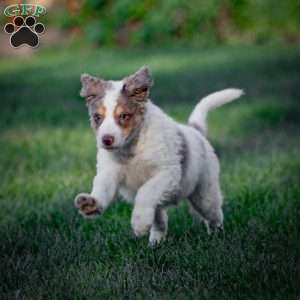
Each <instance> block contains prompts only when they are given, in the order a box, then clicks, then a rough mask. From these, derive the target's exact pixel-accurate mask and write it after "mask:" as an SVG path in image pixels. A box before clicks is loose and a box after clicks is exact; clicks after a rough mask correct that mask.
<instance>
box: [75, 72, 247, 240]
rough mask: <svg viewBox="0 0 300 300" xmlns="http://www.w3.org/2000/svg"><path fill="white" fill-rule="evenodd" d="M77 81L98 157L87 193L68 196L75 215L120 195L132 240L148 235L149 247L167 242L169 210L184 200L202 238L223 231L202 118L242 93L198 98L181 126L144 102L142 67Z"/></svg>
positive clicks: (95, 210) (148, 82)
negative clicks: (202, 227) (115, 77)
mask: <svg viewBox="0 0 300 300" xmlns="http://www.w3.org/2000/svg"><path fill="white" fill-rule="evenodd" d="M81 83H82V89H81V92H80V95H81V96H82V97H85V99H86V103H87V106H88V111H89V115H90V121H91V126H92V128H93V129H94V130H95V134H96V141H97V148H98V152H97V174H96V176H95V178H94V182H93V188H92V191H91V193H90V194H85V193H82V194H79V195H78V196H77V197H76V198H75V206H76V207H77V208H78V209H79V212H80V213H81V214H82V215H83V216H85V217H93V216H97V215H100V214H102V213H103V212H104V211H105V209H106V208H107V207H108V206H109V205H110V204H111V203H112V202H113V200H114V199H115V198H116V196H117V194H120V195H121V196H122V198H124V199H126V200H127V201H128V202H130V203H132V204H133V206H134V208H133V212H132V217H131V225H132V227H133V230H134V233H135V235H136V236H138V237H140V236H143V235H146V234H148V233H149V232H150V236H149V243H150V244H151V245H155V244H157V243H159V242H161V241H162V240H163V239H165V237H166V234H167V228H168V216H167V209H168V207H170V206H171V205H176V204H177V203H178V202H179V201H180V200H181V199H183V198H185V199H187V200H188V202H189V204H190V206H191V207H192V209H193V211H194V212H196V213H197V214H198V215H199V216H201V219H203V220H204V221H205V223H206V225H207V227H208V230H209V232H210V231H211V230H214V229H217V228H222V226H223V212H222V193H221V190H220V185H219V162H218V159H217V157H216V155H215V152H214V150H213V148H212V147H211V145H210V144H209V142H208V141H207V139H206V134H207V126H206V116H207V113H208V111H209V110H211V109H213V108H216V107H218V106H221V105H223V104H225V103H228V102H230V101H232V100H234V99H237V98H239V97H240V96H241V95H242V94H243V92H242V90H239V89H226V90H223V91H220V92H216V93H213V94H211V95H209V96H207V97H205V98H204V99H202V101H201V102H200V103H199V104H198V105H197V106H196V107H195V109H194V111H193V112H192V114H191V116H190V118H189V120H188V123H187V125H183V124H179V123H177V122H176V121H174V120H173V119H172V118H170V117H169V116H167V115H166V114H165V113H164V112H163V111H162V110H161V109H160V108H159V107H157V106H156V105H155V104H153V103H152V102H151V100H150V98H149V94H150V89H151V86H152V84H153V81H152V78H151V75H150V72H149V70H148V68H147V67H142V68H141V69H139V70H138V71H137V72H136V73H134V74H133V75H130V76H128V77H126V78H124V79H123V80H120V81H106V80H103V79H100V78H97V77H94V76H91V75H88V74H82V75H81Z"/></svg>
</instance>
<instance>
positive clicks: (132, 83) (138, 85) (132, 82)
mask: <svg viewBox="0 0 300 300" xmlns="http://www.w3.org/2000/svg"><path fill="white" fill-rule="evenodd" d="M152 85H153V80H152V77H151V74H150V71H149V68H148V67H146V66H143V67H142V68H140V69H139V70H138V71H137V72H135V73H134V74H132V75H130V76H129V77H127V78H125V79H124V86H123V91H124V93H125V94H126V96H127V97H128V98H129V99H132V100H135V101H137V102H145V101H147V100H148V97H149V93H150V88H151V86H152Z"/></svg>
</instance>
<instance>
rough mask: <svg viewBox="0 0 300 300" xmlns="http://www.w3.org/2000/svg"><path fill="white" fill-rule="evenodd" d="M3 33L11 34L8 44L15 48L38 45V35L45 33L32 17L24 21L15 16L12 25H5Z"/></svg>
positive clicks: (43, 28) (40, 24) (41, 25)
mask: <svg viewBox="0 0 300 300" xmlns="http://www.w3.org/2000/svg"><path fill="white" fill-rule="evenodd" d="M4 31H5V32H6V33H8V34H11V37H10V44H11V45H12V47H14V48H17V47H19V46H21V45H28V46H30V47H32V48H34V47H37V46H38V45H39V34H42V33H43V32H44V31H45V26H44V25H43V24H42V23H36V21H35V18H34V17H33V16H28V17H26V19H25V20H24V18H23V17H21V16H17V17H15V18H14V20H13V23H7V24H6V25H5V27H4Z"/></svg>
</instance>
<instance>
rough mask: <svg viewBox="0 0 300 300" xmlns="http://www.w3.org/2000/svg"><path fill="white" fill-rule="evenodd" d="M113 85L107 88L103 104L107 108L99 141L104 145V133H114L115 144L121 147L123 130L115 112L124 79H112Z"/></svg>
mask: <svg viewBox="0 0 300 300" xmlns="http://www.w3.org/2000/svg"><path fill="white" fill-rule="evenodd" d="M110 83H111V87H110V88H109V89H107V90H106V93H105V96H104V98H103V105H104V107H105V108H106V111H105V119H104V120H103V123H102V124H101V126H100V127H99V128H98V130H97V143H98V146H99V147H102V146H103V144H102V137H103V136H104V135H112V136H113V137H114V138H115V141H114V146H115V147H119V146H121V145H122V144H123V143H124V137H123V135H122V130H121V128H120V126H118V125H117V124H116V122H115V119H114V115H113V112H114V110H115V107H116V105H117V97H118V96H119V94H120V91H121V88H122V87H123V81H111V82H110Z"/></svg>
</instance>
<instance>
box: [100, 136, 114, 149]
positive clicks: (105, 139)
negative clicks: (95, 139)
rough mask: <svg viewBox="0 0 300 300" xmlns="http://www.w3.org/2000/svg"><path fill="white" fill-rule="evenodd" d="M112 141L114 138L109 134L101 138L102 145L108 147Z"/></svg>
mask: <svg viewBox="0 0 300 300" xmlns="http://www.w3.org/2000/svg"><path fill="white" fill-rule="evenodd" d="M114 140H115V138H114V137H113V136H112V135H109V134H106V135H104V136H103V137H102V143H103V144H104V145H105V146H108V147H109V146H111V145H112V144H113V143H114Z"/></svg>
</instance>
